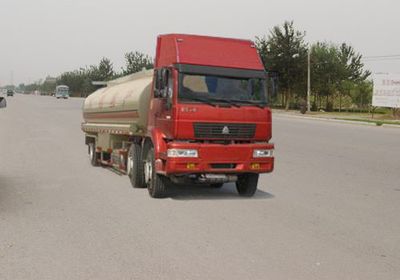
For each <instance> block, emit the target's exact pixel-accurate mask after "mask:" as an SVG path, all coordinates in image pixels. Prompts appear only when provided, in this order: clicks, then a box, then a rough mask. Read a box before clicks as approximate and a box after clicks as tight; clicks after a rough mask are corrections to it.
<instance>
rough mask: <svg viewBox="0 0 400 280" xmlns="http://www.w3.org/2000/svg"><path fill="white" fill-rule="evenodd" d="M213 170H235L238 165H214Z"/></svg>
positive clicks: (212, 165)
mask: <svg viewBox="0 0 400 280" xmlns="http://www.w3.org/2000/svg"><path fill="white" fill-rule="evenodd" d="M211 168H213V169H235V168H236V163H212V164H211Z"/></svg>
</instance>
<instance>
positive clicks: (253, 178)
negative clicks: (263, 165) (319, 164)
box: [236, 173, 259, 197]
mask: <svg viewBox="0 0 400 280" xmlns="http://www.w3.org/2000/svg"><path fill="white" fill-rule="evenodd" d="M258 176H259V175H258V174H254V173H246V174H242V175H239V177H238V180H237V181H236V189H237V191H238V193H239V195H241V196H246V197H251V196H253V195H254V194H255V192H256V191H257V184H258Z"/></svg>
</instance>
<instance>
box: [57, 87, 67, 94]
mask: <svg viewBox="0 0 400 280" xmlns="http://www.w3.org/2000/svg"><path fill="white" fill-rule="evenodd" d="M57 93H61V94H68V88H58V89H57Z"/></svg>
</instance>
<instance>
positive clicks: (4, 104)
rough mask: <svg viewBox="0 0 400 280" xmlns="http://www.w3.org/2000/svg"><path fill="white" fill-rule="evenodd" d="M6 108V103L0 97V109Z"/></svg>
mask: <svg viewBox="0 0 400 280" xmlns="http://www.w3.org/2000/svg"><path fill="white" fill-rule="evenodd" d="M5 107H7V101H6V99H5V98H4V97H0V108H5Z"/></svg>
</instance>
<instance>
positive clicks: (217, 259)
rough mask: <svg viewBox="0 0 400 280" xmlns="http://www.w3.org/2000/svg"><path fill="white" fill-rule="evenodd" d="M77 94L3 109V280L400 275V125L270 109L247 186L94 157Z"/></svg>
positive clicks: (26, 100)
mask: <svg viewBox="0 0 400 280" xmlns="http://www.w3.org/2000/svg"><path fill="white" fill-rule="evenodd" d="M81 106H82V99H69V100H57V99H54V98H51V97H40V96H21V95H16V96H15V97H13V98H8V108H6V109H4V110H0V279H12V280H15V279H41V280H43V279H240V280H243V279H274V280H279V279H306V280H310V279H318V280H321V279H335V280H336V279H352V280H354V279H362V280H366V279H373V280H376V279H380V280H382V279H393V280H394V279H400V217H399V213H400V145H399V144H400V141H399V140H400V129H396V128H384V127H372V126H364V125H354V124H341V123H332V122H325V121H314V120H301V119H296V118H288V117H284V116H280V115H276V116H275V117H274V131H273V133H274V142H275V143H276V148H277V149H276V152H275V156H276V170H275V172H274V173H273V174H270V175H264V176H262V178H261V181H260V183H259V191H258V192H257V193H256V195H255V197H254V198H251V199H244V198H239V197H238V196H237V194H236V191H235V189H234V186H233V185H232V184H230V185H226V186H224V187H223V189H222V190H214V189H204V188H193V187H191V188H183V189H178V190H176V191H175V192H174V194H173V195H172V197H171V198H167V199H163V200H156V199H151V198H150V197H149V195H148V193H147V191H146V190H143V189H133V188H131V187H130V183H129V181H128V178H127V177H126V176H120V175H117V174H115V173H114V172H112V171H110V170H108V169H105V168H101V167H98V168H94V167H91V166H90V164H89V161H88V159H87V148H86V146H85V145H84V137H83V133H82V132H81V130H80V123H81V112H80V110H81Z"/></svg>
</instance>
